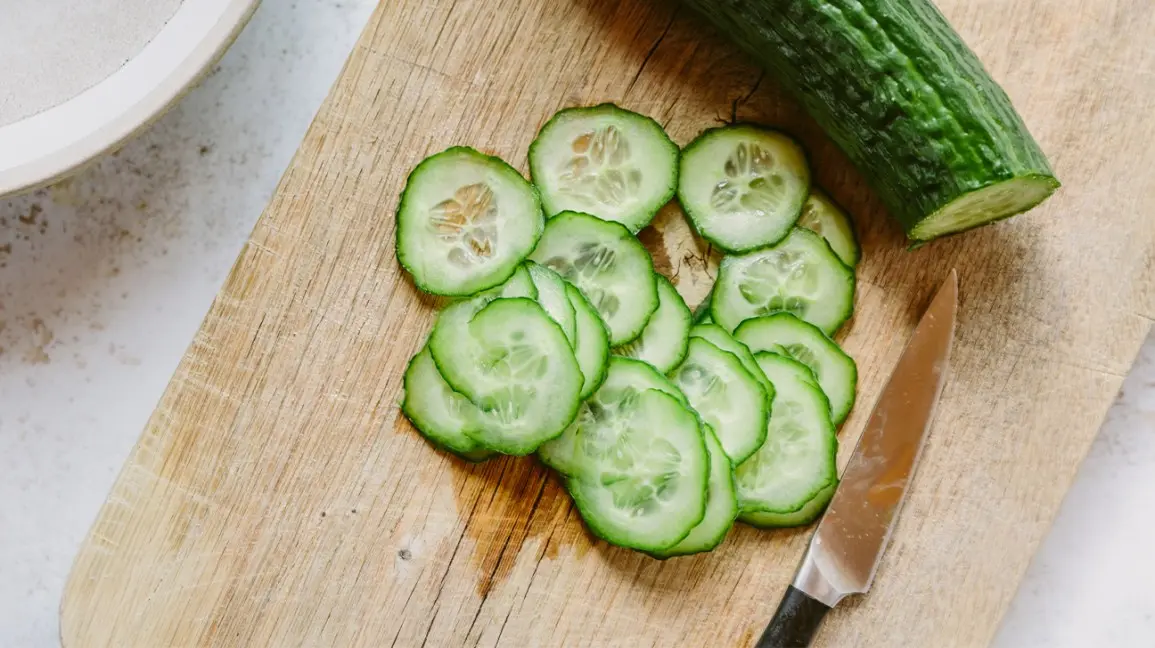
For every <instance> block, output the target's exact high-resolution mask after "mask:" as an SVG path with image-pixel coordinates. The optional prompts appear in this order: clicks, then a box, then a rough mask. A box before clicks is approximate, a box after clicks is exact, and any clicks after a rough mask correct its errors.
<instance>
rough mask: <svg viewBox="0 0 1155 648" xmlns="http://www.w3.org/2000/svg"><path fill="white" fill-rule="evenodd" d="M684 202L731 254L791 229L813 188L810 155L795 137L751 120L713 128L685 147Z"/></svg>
mask: <svg viewBox="0 0 1155 648" xmlns="http://www.w3.org/2000/svg"><path fill="white" fill-rule="evenodd" d="M680 167H681V168H680V170H679V172H678V201H679V202H681V203H682V208H683V209H684V210H685V212H686V215H687V216H689V217H690V220H691V221H692V222H693V223H694V228H695V229H697V230H698V233H699V234H701V235H702V238H704V239H706V240H707V241H710V242H711V243H713V244H714V245H716V246H717V247H719V248H721V249H723V250H726V251H727V252H731V253H742V252H749V251H750V250H755V249H758V248H761V247H766V246H767V245H773V244H774V243H777V242H778V241H780V240H782V239H783V238H784V237H785V236H786V235H787V234H789V233H790V230H791V228H793V227H794V223H795V222H797V221H798V216H799V215H800V214H801V213H802V204H803V203H804V202H805V201H806V195H807V194H808V193H809V192H810V167H809V165H808V164H807V163H806V154H805V153H804V152H803V151H802V147H801V146H799V145H798V143H797V142H795V141H794V140H793V139H792V138H790V137H789V136H787V135H784V134H782V133H779V132H777V131H773V130H770V129H766V128H760V127H758V126H751V125H748V124H740V125H734V126H722V127H720V128H711V129H709V130H707V131H705V132H703V133H702V134H701V135H699V136H698V137H697V139H695V140H694V141H693V142H690V143H689V144H688V145H687V146H686V149H685V150H684V151H682V160H681V165H680Z"/></svg>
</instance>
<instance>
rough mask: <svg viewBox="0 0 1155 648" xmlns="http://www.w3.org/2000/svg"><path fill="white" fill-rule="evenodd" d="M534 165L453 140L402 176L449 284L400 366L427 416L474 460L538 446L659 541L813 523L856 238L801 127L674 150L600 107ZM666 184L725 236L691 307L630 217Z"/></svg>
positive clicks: (539, 149)
mask: <svg viewBox="0 0 1155 648" xmlns="http://www.w3.org/2000/svg"><path fill="white" fill-rule="evenodd" d="M529 167H530V170H531V173H532V177H533V183H532V184H531V183H530V182H527V181H526V180H525V179H524V178H523V177H522V176H521V174H519V173H518V172H517V171H516V170H515V169H514V168H512V167H511V166H509V165H508V164H506V163H505V162H503V161H502V160H500V159H498V158H495V157H490V156H487V155H483V154H481V153H478V152H477V151H475V150H473V149H470V148H464V147H454V148H451V149H449V150H447V151H444V152H442V153H438V154H437V155H434V156H432V157H430V158H427V159H426V160H425V161H423V162H421V163H420V164H419V165H418V166H417V167H416V168H415V169H414V170H413V172H412V174H410V176H409V181H408V183H407V185H406V187H405V191H404V193H403V194H402V197H401V204H400V207H399V208H398V211H397V230H396V231H397V256H398V259H399V261H400V262H401V265H402V266H404V268H405V269H406V270H407V271H408V272H409V274H410V275H411V276H412V278H413V281H414V283H415V284H416V285H417V286H418V287H419V288H421V289H422V290H425V291H427V292H430V293H433V294H436V295H443V296H448V297H453V298H455V299H454V300H453V301H452V302H450V303H449V305H448V306H446V307H445V308H444V310H442V311H441V313H440V314H439V315H438V317H437V321H436V323H435V325H434V327H433V331H432V332H431V333H430V335H429V338H428V341H427V342H426V344H425V346H424V347H423V348H422V349H421V350H420V351H419V352H418V353H417V355H416V356H414V357H413V359H412V360H411V361H410V363H409V367H408V369H407V370H406V372H405V396H404V400H403V403H402V406H401V407H402V411H403V412H404V413H405V415H406V416H407V417H408V418H409V420H410V421H411V422H412V423H413V425H414V426H415V427H416V428H417V429H418V430H419V431H420V432H421V434H423V435H424V436H425V437H426V438H427V439H428V440H429V441H430V442H432V443H433V444H435V445H437V446H438V447H440V448H443V449H444V450H447V451H449V452H451V453H453V454H455V455H457V456H459V457H461V458H463V459H466V460H468V461H484V460H486V459H489V458H490V457H493V456H495V455H498V454H508V455H529V454H534V453H536V455H537V456H538V458H539V459H540V460H541V461H542V462H543V463H545V464H546V465H548V466H550V467H551V468H553V469H554V470H556V471H557V472H558V473H559V474H560V475H561V476H562V477H563V479H564V482H565V485H566V488H567V490H568V491H569V493H570V495H571V496H572V497H573V501H574V504H575V506H576V508H577V510H578V511H579V512H580V513H581V516H582V518H583V519H584V520H585V522H586V524H587V525H588V526H589V528H590V529H591V530H592V531H593V533H595V534H596V535H598V536H599V537H601V538H604V539H605V540H607V541H609V542H611V543H613V544H616V545H619V546H622V547H628V548H631V549H636V550H639V551H644V552H647V553H649V554H651V555H652V556H655V557H659V558H666V557H671V556H678V555H686V554H693V553H699V552H702V551H709V550H710V549H713V548H714V547H716V546H718V545H719V544H720V543H721V542H722V540H723V539H724V538H725V536H726V533H727V532H728V531H729V529H730V527H731V526H732V525H733V523H734V521H735V519H737V520H741V521H742V522H745V523H747V524H751V525H753V526H758V527H788V526H797V525H802V524H807V523H809V522H811V521H812V520H814V519H815V518H816V517H817V516H818V515H820V514H821V513H822V511H823V510H824V509H825V507H826V504H827V503H828V502H829V500H830V497H831V495H832V494H833V492H834V488H835V486H836V484H837V482H838V476H837V472H836V468H835V453H836V449H837V445H838V442H837V439H836V438H835V431H836V428H837V426H838V425H839V424H840V423H841V422H842V421H843V420H844V419H845V418H846V416H847V415H848V413H849V412H850V409H851V408H852V407H853V405H854V397H855V389H856V381H857V368H856V366H855V364H854V360H852V359H851V358H850V356H848V355H847V354H846V353H844V352H843V351H842V349H840V348H839V346H838V345H837V344H836V343H835V342H834V341H833V340H831V338H830V336H831V335H833V334H834V332H835V331H837V330H838V328H839V327H840V326H841V325H842V324H843V323H844V322H845V321H846V320H847V319H848V318H849V317H850V314H851V311H852V309H853V305H854V281H855V279H854V266H855V265H856V264H857V263H858V260H859V256H860V253H859V247H858V243H857V241H856V239H855V236H854V232H853V227H852V225H851V223H850V221H849V219H848V218H847V216H846V214H845V213H844V212H843V211H842V210H841V209H840V208H839V207H838V206H837V205H836V204H835V203H834V202H832V201H831V200H830V199H829V198H828V197H826V196H825V195H823V194H822V193H821V192H820V191H818V190H817V189H815V188H813V187H812V186H811V183H810V170H809V167H808V165H807V161H806V155H805V153H804V152H803V151H802V149H801V148H800V147H799V145H798V144H797V143H796V142H795V141H794V140H793V139H791V138H790V137H788V136H787V135H784V134H782V133H780V132H777V131H773V130H769V129H765V128H761V127H757V126H750V125H734V126H725V127H722V128H715V129H711V130H708V131H706V132H705V133H703V134H702V135H700V136H699V137H698V138H697V139H695V140H694V141H693V142H691V143H690V144H689V145H687V146H686V147H685V148H684V149H682V150H680V151H679V149H678V147H677V146H676V145H675V144H674V143H673V142H672V141H670V138H669V137H667V135H666V133H665V132H664V131H663V130H662V127H661V126H660V125H659V124H658V123H657V122H655V121H654V120H652V119H650V118H648V117H645V116H642V115H639V114H637V113H633V112H630V111H627V110H623V109H621V108H618V107H617V106H613V105H609V104H604V105H600V106H594V107H591V108H571V109H566V110H563V111H561V112H560V113H558V114H557V115H555V116H554V117H553V118H552V119H551V120H549V122H548V123H546V124H545V126H544V127H543V128H542V130H541V132H540V133H539V135H538V137H537V139H536V140H535V141H534V143H533V145H532V146H531V147H530V151H529ZM675 194H676V195H677V197H678V201H679V202H680V203H681V205H682V207H683V209H684V211H685V213H686V215H687V217H688V218H689V219H690V221H691V223H692V224H693V226H694V228H695V230H696V231H697V232H698V233H699V234H700V235H701V236H702V237H703V238H705V239H707V240H709V241H710V242H711V243H712V244H713V245H714V246H716V247H718V248H720V249H722V250H724V251H725V252H726V253H727V256H725V257H724V258H723V260H722V262H721V264H720V266H719V270H718V276H717V281H716V283H715V285H714V288H713V290H712V291H711V294H710V296H709V297H708V298H707V300H706V302H705V303H703V304H702V305H700V306H699V308H698V309H697V311H696V312H695V313H691V311H690V309H689V308H688V307H687V306H686V303H685V301H684V300H683V299H682V297H681V295H679V294H678V291H677V290H676V289H675V287H674V285H673V284H672V283H671V282H670V280H669V279H667V278H666V277H663V276H661V275H659V274H657V273H655V272H654V267H653V262H652V260H651V258H650V255H649V253H648V252H647V251H646V249H645V248H644V247H643V246H642V244H641V243H640V242H639V241H638V239H637V237H636V236H635V235H636V233H637V232H638V231H639V230H640V229H642V228H643V227H645V226H646V225H648V224H649V223H650V221H651V220H652V219H653V217H654V215H655V214H656V213H657V211H658V210H659V209H660V208H661V207H662V206H663V205H665V204H666V203H668V202H669V201H670V200H671V198H672V197H673V196H674V195H675Z"/></svg>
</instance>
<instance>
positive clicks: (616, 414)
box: [537, 356, 689, 476]
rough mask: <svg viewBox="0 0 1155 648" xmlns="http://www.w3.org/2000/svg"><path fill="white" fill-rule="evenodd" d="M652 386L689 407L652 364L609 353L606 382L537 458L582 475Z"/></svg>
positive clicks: (538, 452)
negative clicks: (641, 396)
mask: <svg viewBox="0 0 1155 648" xmlns="http://www.w3.org/2000/svg"><path fill="white" fill-rule="evenodd" d="M652 389H653V390H657V391H660V392H663V393H666V394H669V395H670V396H671V397H673V398H674V399H676V400H677V401H678V402H679V403H681V404H682V405H684V406H686V407H689V402H688V401H687V400H686V397H685V396H684V395H682V392H680V391H678V388H677V387H675V386H674V384H673V383H672V382H670V381H669V380H668V379H667V378H666V377H665V376H663V375H662V374H660V373H658V371H657V370H656V369H654V368H653V367H652V366H650V365H649V364H647V363H645V362H642V361H641V360H633V359H631V358H622V357H618V356H610V361H609V368H608V370H607V371H606V377H605V381H604V382H602V384H601V386H600V387H599V388H598V390H597V391H596V392H594V394H593V396H591V397H589V398H588V399H587V400H586V401H585V402H584V403H583V404H582V406H581V408H580V409H579V410H578V414H577V417H576V418H575V419H574V421H573V423H571V424H570V425H569V427H567V428H566V429H565V432H563V433H562V434H561V436H559V437H558V438H556V439H552V440H550V441H547V442H546V443H543V444H542V445H541V447H540V448H538V449H537V456H538V458H539V459H541V461H542V463H544V464H545V465H547V466H549V467H550V468H553V469H554V470H556V471H558V472H560V473H562V474H563V475H568V476H575V475H578V474H580V473H581V472H582V470H583V468H585V467H588V466H590V465H592V464H594V463H596V461H595V459H594V457H600V456H602V455H603V454H604V446H605V443H606V441H605V439H606V438H607V437H613V438H616V436H614V435H616V434H618V432H617V430H618V428H617V426H619V425H620V424H621V421H622V420H623V419H628V418H629V417H630V416H631V415H632V412H633V411H634V409H635V408H636V406H637V398H638V395H639V394H641V393H642V392H645V391H649V390H652Z"/></svg>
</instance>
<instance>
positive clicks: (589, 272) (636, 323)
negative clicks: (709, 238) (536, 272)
mask: <svg viewBox="0 0 1155 648" xmlns="http://www.w3.org/2000/svg"><path fill="white" fill-rule="evenodd" d="M531 258H532V259H533V260H534V261H536V262H538V263H540V264H542V265H544V266H546V267H548V268H551V269H553V270H554V271H555V272H557V273H558V274H560V275H561V276H562V277H563V278H565V280H566V281H568V282H570V283H572V284H573V285H575V286H577V288H578V289H579V290H581V291H582V293H583V294H585V296H586V298H588V299H589V300H590V303H591V304H593V306H594V308H595V309H597V311H598V315H599V316H600V317H601V318H602V321H603V322H605V324H606V329H607V330H608V331H609V334H610V345H611V346H619V345H622V344H625V343H626V342H629V341H631V340H633V339H634V338H636V337H638V336H639V335H641V333H642V329H644V328H645V327H646V322H648V321H649V319H650V315H652V314H653V313H654V311H656V310H657V309H658V285H657V282H656V281H654V264H653V261H652V260H651V259H650V254H649V253H648V252H646V248H644V247H642V244H641V243H640V242H639V241H638V239H637V238H635V237H634V235H633V234H630V232H629V231H628V230H626V228H625V227H624V226H622V225H621V224H620V223H614V222H610V221H604V220H601V219H599V218H597V217H594V216H591V215H589V214H581V213H578V212H562V213H560V214H558V215H556V216H554V217H553V218H552V219H550V221H549V223H548V224H547V225H546V228H545V233H544V234H542V237H541V241H539V242H538V245H537V249H535V250H534V251H533V255H532V257H531Z"/></svg>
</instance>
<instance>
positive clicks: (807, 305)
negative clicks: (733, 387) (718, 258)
mask: <svg viewBox="0 0 1155 648" xmlns="http://www.w3.org/2000/svg"><path fill="white" fill-rule="evenodd" d="M710 303H711V309H710V310H711V312H712V313H713V314H714V321H715V322H717V323H718V324H719V325H721V326H722V328H724V329H726V330H727V331H733V330H734V329H736V328H738V325H739V324H741V323H742V321H743V320H748V319H750V318H751V317H758V316H760V315H769V314H771V313H777V312H782V311H785V312H788V313H793V314H795V315H797V316H798V317H799V318H801V319H803V320H805V321H807V322H810V323H811V324H814V325H815V326H817V327H818V328H820V329H822V332H823V333H825V334H827V335H833V334H834V332H835V331H837V330H838V327H839V326H842V323H843V322H845V321H846V320H847V319H849V318H850V314H851V312H852V311H853V310H854V271H853V270H851V269H850V268H848V267H846V265H844V264H843V263H842V261H839V260H838V257H837V256H836V255H835V254H834V252H833V251H832V250H831V249H830V246H829V245H827V244H826V241H824V240H822V237H820V236H818V235H817V234H815V233H814V232H811V231H810V230H806V229H801V228H795V229H794V230H793V231H791V232H790V234H789V235H788V236H787V237H786V238H785V239H783V240H782V242H781V243H778V244H777V245H775V246H773V247H769V248H765V249H762V250H758V251H755V252H751V253H749V254H743V255H741V256H728V257H726V258H724V259H722V264H721V265H720V266H719V268H718V281H717V283H715V284H714V298H713V299H712V300H711V301H710ZM771 382H773V381H771Z"/></svg>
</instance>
